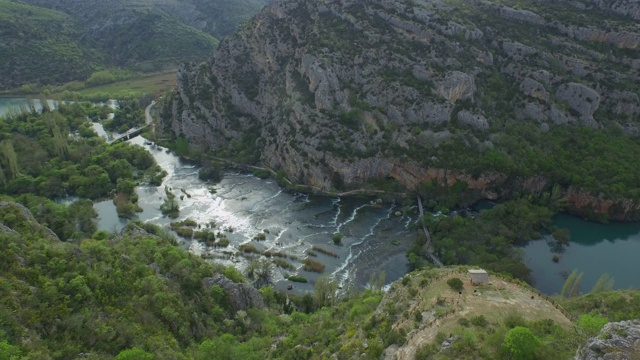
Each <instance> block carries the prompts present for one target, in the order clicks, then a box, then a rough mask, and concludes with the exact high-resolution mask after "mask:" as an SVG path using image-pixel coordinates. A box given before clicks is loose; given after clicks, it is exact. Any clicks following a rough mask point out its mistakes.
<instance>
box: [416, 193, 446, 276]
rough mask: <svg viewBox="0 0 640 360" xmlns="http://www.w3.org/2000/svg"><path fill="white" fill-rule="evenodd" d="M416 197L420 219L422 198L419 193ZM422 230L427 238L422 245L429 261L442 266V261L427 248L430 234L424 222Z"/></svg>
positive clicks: (422, 212)
mask: <svg viewBox="0 0 640 360" xmlns="http://www.w3.org/2000/svg"><path fill="white" fill-rule="evenodd" d="M416 198H417V199H418V209H419V210H420V219H422V216H423V215H424V211H423V210H422V198H420V195H416ZM422 230H423V231H424V236H425V237H426V238H427V243H426V244H425V245H424V248H425V252H426V253H427V255H428V256H429V258H431V261H433V262H434V264H437V265H438V266H440V267H441V268H442V267H444V264H443V263H442V261H440V259H438V258H437V257H436V256H435V255H433V252H431V249H429V247H430V246H431V234H429V229H427V227H426V225H425V224H424V223H422Z"/></svg>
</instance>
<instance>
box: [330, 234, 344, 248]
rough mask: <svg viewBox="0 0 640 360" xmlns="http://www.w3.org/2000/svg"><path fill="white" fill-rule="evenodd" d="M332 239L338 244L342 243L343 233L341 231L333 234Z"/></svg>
mask: <svg viewBox="0 0 640 360" xmlns="http://www.w3.org/2000/svg"><path fill="white" fill-rule="evenodd" d="M331 240H332V241H333V243H334V244H336V245H340V244H342V234H340V233H337V234H333V236H332V237H331Z"/></svg>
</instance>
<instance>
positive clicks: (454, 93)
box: [438, 71, 476, 104]
mask: <svg viewBox="0 0 640 360" xmlns="http://www.w3.org/2000/svg"><path fill="white" fill-rule="evenodd" d="M475 92H476V84H475V81H474V78H473V76H471V75H469V74H467V73H463V72H461V71H452V72H450V73H448V74H447V75H446V76H445V78H444V80H443V81H442V82H441V83H440V86H438V94H439V95H440V96H442V97H444V98H445V99H447V100H448V101H449V102H450V103H452V104H455V103H456V102H457V101H458V100H463V99H467V98H470V97H471V96H473V94H474V93H475Z"/></svg>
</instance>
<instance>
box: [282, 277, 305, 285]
mask: <svg viewBox="0 0 640 360" xmlns="http://www.w3.org/2000/svg"><path fill="white" fill-rule="evenodd" d="M287 280H289V281H293V282H298V283H305V284H306V283H307V282H308V281H307V279H305V278H303V277H302V276H289V277H288V278H287Z"/></svg>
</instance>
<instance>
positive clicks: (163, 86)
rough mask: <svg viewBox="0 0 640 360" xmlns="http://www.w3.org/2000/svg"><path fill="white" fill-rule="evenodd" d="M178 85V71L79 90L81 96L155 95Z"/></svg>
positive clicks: (141, 76)
mask: <svg viewBox="0 0 640 360" xmlns="http://www.w3.org/2000/svg"><path fill="white" fill-rule="evenodd" d="M175 84H176V71H175V70H171V71H167V72H162V73H153V74H145V75H139V76H137V77H135V78H131V79H127V80H122V81H117V82H114V83H111V84H105V85H99V86H94V87H88V88H84V89H82V90H79V91H78V93H79V94H81V95H89V94H94V93H99V92H104V93H117V92H121V91H132V92H139V93H141V94H145V93H146V94H155V93H158V92H161V91H164V90H167V89H169V88H171V87H172V86H174V85H175Z"/></svg>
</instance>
